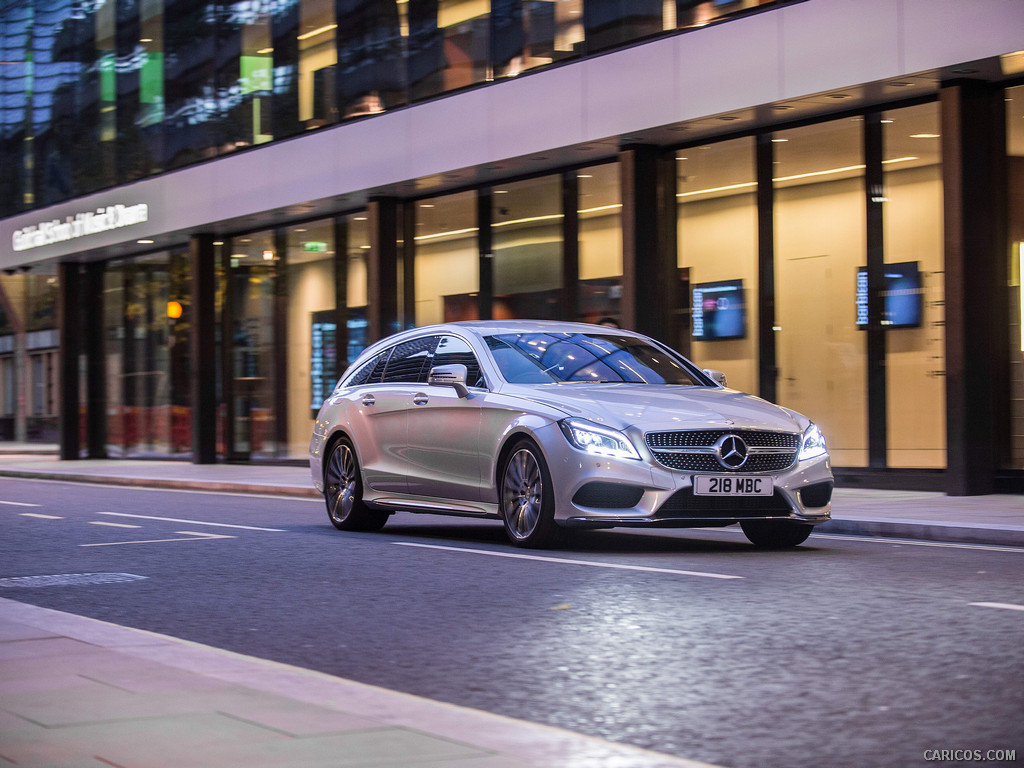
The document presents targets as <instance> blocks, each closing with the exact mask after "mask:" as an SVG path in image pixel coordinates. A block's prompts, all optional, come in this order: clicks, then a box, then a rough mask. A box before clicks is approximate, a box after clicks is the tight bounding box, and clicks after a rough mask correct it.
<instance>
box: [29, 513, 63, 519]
mask: <svg viewBox="0 0 1024 768" xmlns="http://www.w3.org/2000/svg"><path fill="white" fill-rule="evenodd" d="M21 517H38V518H39V519H40V520H63V519H64V518H63V517H57V515H41V514H39V513H38V512H22V513H21Z"/></svg>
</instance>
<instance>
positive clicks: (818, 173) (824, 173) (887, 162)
mask: <svg viewBox="0 0 1024 768" xmlns="http://www.w3.org/2000/svg"><path fill="white" fill-rule="evenodd" d="M918 159H919V158H918V157H917V156H915V155H908V156H907V157H894V158H892V159H891V160H883V161H882V165H892V164H894V163H908V162H910V161H912V160H918ZM866 167H867V166H865V165H846V166H843V167H842V168H829V169H827V170H824V171H810V172H808V173H797V174H793V175H792V176H776V177H775V178H773V179H772V181H774V182H780V181H798V180H799V179H811V178H816V177H819V176H830V175H832V174H836V173H849V172H850V171H863V170H864V169H865V168H866ZM756 186H757V182H756V181H745V182H741V183H739V184H727V185H726V186H724V187H711V188H709V189H697V190H694V191H693V192H678V193H676V197H677V198H679V197H693V196H694V195H709V194H711V193H713V192H729V191H731V190H734V189H746V188H749V187H756Z"/></svg>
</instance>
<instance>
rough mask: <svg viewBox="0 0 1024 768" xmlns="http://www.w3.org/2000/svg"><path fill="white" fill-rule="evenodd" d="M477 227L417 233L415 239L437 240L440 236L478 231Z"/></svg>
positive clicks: (420, 240)
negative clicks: (427, 233)
mask: <svg viewBox="0 0 1024 768" xmlns="http://www.w3.org/2000/svg"><path fill="white" fill-rule="evenodd" d="M478 231H479V229H478V228H477V227H469V228H467V229H453V230H451V231H450V232H435V233H434V234H432V235H417V236H416V237H414V238H413V239H414V240H416V241H417V242H423V241H424V240H436V239H437V238H439V237H452V236H454V235H468V234H471V233H473V232H478Z"/></svg>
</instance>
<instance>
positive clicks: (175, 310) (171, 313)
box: [167, 301, 184, 320]
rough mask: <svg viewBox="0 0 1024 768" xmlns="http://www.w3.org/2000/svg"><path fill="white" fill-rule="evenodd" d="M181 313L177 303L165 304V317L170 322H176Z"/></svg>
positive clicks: (169, 302)
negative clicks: (169, 319)
mask: <svg viewBox="0 0 1024 768" xmlns="http://www.w3.org/2000/svg"><path fill="white" fill-rule="evenodd" d="M183 311H184V310H183V309H182V307H181V304H180V303H178V302H177V301H168V302H167V316H168V317H169V318H171V320H177V319H178V318H180V317H181V315H182V312H183Z"/></svg>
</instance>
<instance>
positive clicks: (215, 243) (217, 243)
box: [213, 240, 224, 245]
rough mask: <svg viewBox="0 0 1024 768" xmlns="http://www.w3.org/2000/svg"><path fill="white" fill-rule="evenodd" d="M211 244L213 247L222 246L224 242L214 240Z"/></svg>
mask: <svg viewBox="0 0 1024 768" xmlns="http://www.w3.org/2000/svg"><path fill="white" fill-rule="evenodd" d="M213 244H214V245H224V241H223V240H214V241H213Z"/></svg>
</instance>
